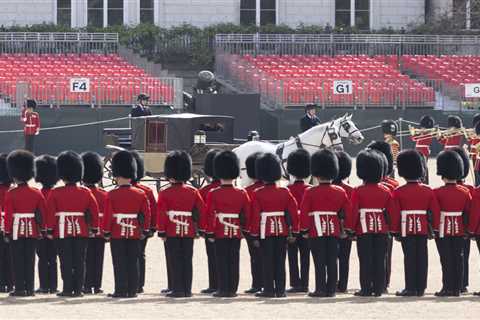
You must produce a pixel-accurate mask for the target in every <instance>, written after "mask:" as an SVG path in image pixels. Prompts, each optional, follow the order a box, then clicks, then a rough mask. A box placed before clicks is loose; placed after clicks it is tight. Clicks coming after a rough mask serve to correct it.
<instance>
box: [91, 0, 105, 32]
mask: <svg viewBox="0 0 480 320" xmlns="http://www.w3.org/2000/svg"><path fill="white" fill-rule="evenodd" d="M87 8H88V9H87V11H88V12H87V20H88V22H87V24H88V25H89V26H93V27H98V28H102V27H103V0H88V7H87Z"/></svg>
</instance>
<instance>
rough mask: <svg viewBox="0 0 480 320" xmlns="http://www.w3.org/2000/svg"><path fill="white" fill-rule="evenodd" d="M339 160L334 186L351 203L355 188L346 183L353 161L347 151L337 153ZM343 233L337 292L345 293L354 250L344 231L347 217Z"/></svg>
mask: <svg viewBox="0 0 480 320" xmlns="http://www.w3.org/2000/svg"><path fill="white" fill-rule="evenodd" d="M336 155H337V158H338V175H337V177H336V178H335V179H334V180H333V184H335V185H337V186H339V187H341V188H342V189H343V190H345V192H346V193H347V198H348V200H349V201H351V199H352V192H353V187H352V186H350V185H349V184H347V183H345V182H344V181H345V180H346V179H348V177H350V173H351V171H352V159H351V158H350V156H349V155H348V153H346V152H345V151H337V152H336ZM340 223H341V226H342V230H341V231H342V232H341V234H340V237H339V239H338V282H337V292H338V293H345V292H347V287H348V273H349V270H350V252H351V250H352V238H351V237H349V236H348V234H347V233H346V232H345V230H344V227H343V226H344V225H345V216H344V215H341V216H340Z"/></svg>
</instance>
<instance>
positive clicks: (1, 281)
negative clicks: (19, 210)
mask: <svg viewBox="0 0 480 320" xmlns="http://www.w3.org/2000/svg"><path fill="white" fill-rule="evenodd" d="M7 156H8V155H7V154H6V153H2V154H0V293H6V292H10V291H12V289H13V270H12V252H11V248H10V243H9V242H8V243H7V242H6V241H4V236H5V205H4V203H5V202H4V200H5V194H6V193H7V191H8V190H9V189H10V187H11V184H12V179H11V178H10V176H9V175H8V169H7Z"/></svg>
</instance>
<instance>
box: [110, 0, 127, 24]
mask: <svg viewBox="0 0 480 320" xmlns="http://www.w3.org/2000/svg"><path fill="white" fill-rule="evenodd" d="M107 17H108V20H107V21H108V25H109V26H118V25H122V24H123V0H108V8H107Z"/></svg>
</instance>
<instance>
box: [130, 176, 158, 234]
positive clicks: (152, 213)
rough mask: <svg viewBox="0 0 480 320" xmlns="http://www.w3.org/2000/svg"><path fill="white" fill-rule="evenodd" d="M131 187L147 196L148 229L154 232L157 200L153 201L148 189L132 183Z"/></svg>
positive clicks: (151, 191)
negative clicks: (148, 211) (148, 209)
mask: <svg viewBox="0 0 480 320" xmlns="http://www.w3.org/2000/svg"><path fill="white" fill-rule="evenodd" d="M133 186H134V187H135V188H137V189H140V190H143V191H144V192H145V194H146V195H147V199H148V205H149V206H150V227H149V229H150V230H151V231H154V230H155V228H156V224H157V200H156V199H155V195H154V194H153V190H152V189H150V188H149V187H147V186H145V185H143V184H140V183H134V184H133Z"/></svg>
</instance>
